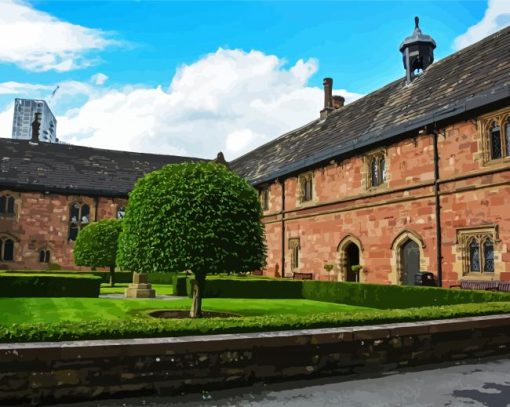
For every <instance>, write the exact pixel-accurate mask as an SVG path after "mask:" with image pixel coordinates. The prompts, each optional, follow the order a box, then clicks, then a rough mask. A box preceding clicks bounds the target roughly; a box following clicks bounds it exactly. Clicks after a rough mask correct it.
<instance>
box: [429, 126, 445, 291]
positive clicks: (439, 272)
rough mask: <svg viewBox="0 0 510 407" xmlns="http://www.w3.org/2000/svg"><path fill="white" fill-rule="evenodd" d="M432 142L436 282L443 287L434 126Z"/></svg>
mask: <svg viewBox="0 0 510 407" xmlns="http://www.w3.org/2000/svg"><path fill="white" fill-rule="evenodd" d="M432 135H433V140H434V199H435V214H436V253H437V260H436V262H437V282H438V285H439V287H442V286H443V256H442V238H441V202H440V200H439V153H438V147H437V139H438V136H439V133H438V132H437V127H436V125H435V124H434V130H432Z"/></svg>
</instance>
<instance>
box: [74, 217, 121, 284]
mask: <svg viewBox="0 0 510 407" xmlns="http://www.w3.org/2000/svg"><path fill="white" fill-rule="evenodd" d="M121 231H122V221H121V220H120V219H103V220H100V221H98V222H93V223H91V224H89V225H87V226H86V227H85V228H83V229H82V230H81V231H80V232H79V233H78V237H77V238H76V243H75V244H74V250H73V255H74V262H75V264H76V265H77V266H88V267H109V268H110V282H111V285H112V286H113V285H114V278H113V273H114V271H115V262H116V257H117V247H118V241H119V235H120V232H121Z"/></svg>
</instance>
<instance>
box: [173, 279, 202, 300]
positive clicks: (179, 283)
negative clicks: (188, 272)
mask: <svg viewBox="0 0 510 407" xmlns="http://www.w3.org/2000/svg"><path fill="white" fill-rule="evenodd" d="M187 280H188V277H186V276H177V277H176V279H175V280H174V295H177V296H181V297H184V296H186V295H187V293H186V289H187V288H186V287H187V284H186V282H187ZM206 284H207V283H206Z"/></svg>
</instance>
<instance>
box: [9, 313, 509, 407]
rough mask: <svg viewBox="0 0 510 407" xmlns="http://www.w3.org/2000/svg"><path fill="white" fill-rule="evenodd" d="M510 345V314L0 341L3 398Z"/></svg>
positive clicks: (95, 394) (112, 392)
mask: <svg viewBox="0 0 510 407" xmlns="http://www.w3.org/2000/svg"><path fill="white" fill-rule="evenodd" d="M509 351H510V315H497V316H485V317H474V318H459V319H451V320H441V321H428V322H417V323H399V324H388V325H381V326H365V327H350V328H349V327H348V328H331V329H313V330H300V331H281V332H265V333H253V334H237V335H211V336H190V337H181V338H151V339H125V340H100V341H98V340H95V341H74V342H73V341H69V342H50V343H13V344H0V404H2V405H6V404H15V403H27V402H31V403H32V404H44V403H52V402H59V401H60V402H64V401H75V400H80V401H83V400H89V399H92V398H108V397H120V396H126V395H132V396H134V395H140V394H144V395H148V394H162V395H168V394H176V393H180V392H183V391H190V390H203V389H212V388H224V387H233V386H239V385H247V384H250V383H255V382H262V381H265V382H269V381H281V380H288V379H297V378H303V377H307V376H317V375H339V374H353V373H361V372H364V373H365V372H378V371H384V370H390V369H395V368H398V367H402V366H413V365H419V364H425V363H434V362H442V361H446V360H456V359H463V358H469V357H482V356H488V355H495V354H499V353H508V352H509Z"/></svg>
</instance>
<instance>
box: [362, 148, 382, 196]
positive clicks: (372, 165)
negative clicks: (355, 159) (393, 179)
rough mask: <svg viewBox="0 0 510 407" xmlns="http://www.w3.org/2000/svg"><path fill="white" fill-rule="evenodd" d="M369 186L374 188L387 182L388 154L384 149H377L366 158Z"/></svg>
mask: <svg viewBox="0 0 510 407" xmlns="http://www.w3.org/2000/svg"><path fill="white" fill-rule="evenodd" d="M365 159H366V163H368V166H367V167H366V170H367V174H368V177H367V187H368V188H373V187H377V186H379V185H382V184H384V183H385V182H386V154H385V152H384V151H377V152H375V153H371V154H369V155H368V156H367V157H366V158H365Z"/></svg>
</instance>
